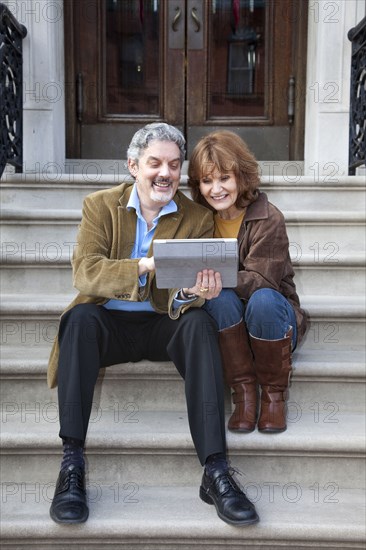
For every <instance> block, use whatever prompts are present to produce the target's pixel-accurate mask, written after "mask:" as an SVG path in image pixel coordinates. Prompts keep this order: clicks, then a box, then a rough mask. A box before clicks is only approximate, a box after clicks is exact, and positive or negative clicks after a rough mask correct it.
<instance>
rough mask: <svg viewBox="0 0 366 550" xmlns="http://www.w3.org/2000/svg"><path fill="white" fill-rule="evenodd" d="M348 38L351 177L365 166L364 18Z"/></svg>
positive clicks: (365, 47) (365, 43) (365, 78)
mask: <svg viewBox="0 0 366 550" xmlns="http://www.w3.org/2000/svg"><path fill="white" fill-rule="evenodd" d="M348 38H349V40H350V41H351V42H352V64H351V100H350V118H349V162H348V165H349V168H348V173H349V174H350V175H351V176H353V175H355V173H356V168H358V167H359V166H361V165H363V164H366V17H364V18H363V19H362V21H360V22H359V24H358V25H357V26H356V27H353V29H351V30H350V31H349V33H348Z"/></svg>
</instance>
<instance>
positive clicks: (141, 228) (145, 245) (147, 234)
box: [104, 185, 178, 311]
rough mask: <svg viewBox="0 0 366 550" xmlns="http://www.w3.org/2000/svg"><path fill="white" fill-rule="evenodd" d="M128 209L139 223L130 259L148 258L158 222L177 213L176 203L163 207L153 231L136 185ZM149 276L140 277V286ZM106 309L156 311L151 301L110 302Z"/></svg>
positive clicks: (154, 222) (171, 202) (143, 284)
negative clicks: (143, 210) (145, 215)
mask: <svg viewBox="0 0 366 550" xmlns="http://www.w3.org/2000/svg"><path fill="white" fill-rule="evenodd" d="M127 208H128V209H129V210H131V209H132V208H133V209H134V210H135V211H136V216H137V223H136V237H135V244H134V247H133V250H132V253H131V256H130V258H131V259H133V258H143V257H145V256H147V252H148V250H149V248H150V245H151V241H152V239H153V236H154V233H155V230H156V226H157V225H158V221H159V219H160V218H161V217H162V216H166V215H167V214H171V213H172V212H176V211H177V210H178V207H177V205H176V203H175V202H174V201H173V200H171V201H170V202H169V203H168V204H166V205H165V206H163V208H162V209H161V210H160V212H159V214H158V215H157V216H156V218H154V219H153V225H152V228H151V229H148V227H147V223H146V220H145V219H144V218H143V217H142V214H141V206H140V199H139V196H138V194H137V190H136V185H134V186H133V188H132V192H131V195H130V199H129V201H128V203H127ZM146 277H147V274H144V275H142V276H141V277H139V285H140V286H145V285H146ZM104 307H105V308H107V309H119V310H122V311H155V310H154V308H153V307H152V305H151V303H150V301H149V300H145V301H144V302H131V301H128V300H109V301H108V302H107V303H105V304H104Z"/></svg>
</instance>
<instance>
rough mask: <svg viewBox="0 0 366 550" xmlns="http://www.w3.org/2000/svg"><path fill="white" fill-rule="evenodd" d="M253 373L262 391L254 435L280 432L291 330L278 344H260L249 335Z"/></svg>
mask: <svg viewBox="0 0 366 550" xmlns="http://www.w3.org/2000/svg"><path fill="white" fill-rule="evenodd" d="M250 343H251V347H252V350H253V355H254V362H255V372H256V374H257V378H258V382H259V384H260V386H261V388H262V394H261V411H260V415H259V420H258V431H260V432H267V433H277V432H284V431H285V430H286V428H287V426H286V399H287V393H288V385H289V381H290V376H291V370H292V369H291V346H292V327H290V329H289V330H288V332H287V334H286V335H285V337H284V338H282V339H281V340H263V339H261V338H256V337H255V336H252V335H250Z"/></svg>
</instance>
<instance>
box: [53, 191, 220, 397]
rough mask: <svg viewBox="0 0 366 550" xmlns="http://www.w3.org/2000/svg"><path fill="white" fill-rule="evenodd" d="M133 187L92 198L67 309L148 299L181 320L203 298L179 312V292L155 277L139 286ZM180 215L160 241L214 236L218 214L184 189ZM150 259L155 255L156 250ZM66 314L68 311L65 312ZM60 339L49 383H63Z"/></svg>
mask: <svg viewBox="0 0 366 550" xmlns="http://www.w3.org/2000/svg"><path fill="white" fill-rule="evenodd" d="M131 191H132V184H127V183H123V184H122V185H119V186H117V187H114V188H112V189H108V190H102V191H97V192H96V193H93V194H91V195H89V196H88V197H86V199H85V201H84V204H83V215H82V220H81V224H80V226H79V232H78V238H77V246H76V248H75V252H74V256H73V261H72V267H73V277H74V279H73V282H74V286H75V287H76V288H77V289H78V290H79V294H78V295H77V296H76V298H75V299H74V300H73V301H72V302H71V304H70V305H69V306H68V307H67V308H66V309H65V311H68V310H69V309H71V308H72V307H74V306H76V305H77V304H82V303H95V304H104V303H106V302H107V301H108V300H109V299H112V298H113V299H117V300H118V299H119V300H128V301H143V300H145V299H147V298H148V299H149V300H150V302H151V304H152V306H153V308H154V309H155V310H156V311H157V312H158V313H169V315H170V317H172V318H173V319H174V318H177V317H179V315H180V314H181V313H183V312H184V311H185V310H186V309H187V308H189V307H200V306H202V304H203V303H204V300H203V299H202V298H198V299H197V300H195V301H194V302H191V303H189V304H187V305H184V306H183V307H181V308H179V309H178V310H174V312H173V308H172V302H173V299H174V296H175V294H176V291H177V289H170V290H166V289H158V288H157V287H156V283H155V275H154V273H149V274H148V276H147V282H146V285H145V286H144V287H139V276H138V262H139V260H138V259H130V256H131V252H132V249H133V246H134V243H135V234H136V220H137V217H136V213H135V211H134V210H133V209H130V210H128V209H127V203H128V200H129V198H130V195H131ZM174 201H175V202H176V204H177V206H178V211H177V212H173V213H171V214H167V215H166V216H163V217H162V218H161V219H160V220H159V223H158V225H157V227H156V231H155V235H154V238H156V239H173V238H176V239H190V238H191V239H200V238H209V237H212V235H213V216H212V212H210V211H209V210H208V209H207V208H205V207H204V206H201V205H199V204H196V203H194V202H193V201H191V200H190V199H188V198H187V197H186V196H185V195H184V194H183V193H181V192H180V191H178V192H177V193H176V195H175V197H174ZM148 256H152V246H151V247H150V249H149V252H148ZM65 311H64V312H63V313H65ZM58 354H59V347H58V337H56V339H55V342H54V344H53V348H52V351H51V355H50V359H49V363H48V373H47V381H48V385H49V387H51V388H53V387H55V386H56V385H57V367H58Z"/></svg>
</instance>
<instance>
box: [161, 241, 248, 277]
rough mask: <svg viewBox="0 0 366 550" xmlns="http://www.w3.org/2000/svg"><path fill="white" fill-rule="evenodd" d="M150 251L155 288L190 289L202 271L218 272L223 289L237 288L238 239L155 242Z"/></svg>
mask: <svg viewBox="0 0 366 550" xmlns="http://www.w3.org/2000/svg"><path fill="white" fill-rule="evenodd" d="M153 251H154V260H155V269H156V285H157V287H158V288H191V287H193V286H194V285H195V283H196V277H197V273H198V272H199V271H202V269H213V270H214V271H218V272H219V273H220V274H221V278H222V282H223V287H224V288H233V287H236V286H237V281H238V241H237V239H155V240H154V241H153Z"/></svg>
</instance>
